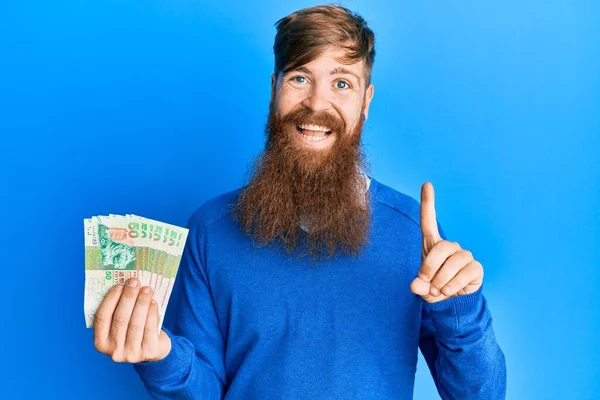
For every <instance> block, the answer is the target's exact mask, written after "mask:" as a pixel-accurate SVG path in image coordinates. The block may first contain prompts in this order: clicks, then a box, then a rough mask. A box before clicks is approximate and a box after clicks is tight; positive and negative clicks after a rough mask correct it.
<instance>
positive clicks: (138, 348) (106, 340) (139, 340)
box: [94, 278, 171, 363]
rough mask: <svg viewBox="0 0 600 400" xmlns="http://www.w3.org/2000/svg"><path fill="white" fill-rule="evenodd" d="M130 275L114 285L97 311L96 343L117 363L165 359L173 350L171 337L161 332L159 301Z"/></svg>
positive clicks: (148, 289)
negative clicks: (127, 278)
mask: <svg viewBox="0 0 600 400" xmlns="http://www.w3.org/2000/svg"><path fill="white" fill-rule="evenodd" d="M139 286H140V281H139V280H138V279H136V278H131V279H129V280H128V281H127V283H126V285H125V286H123V285H120V284H119V285H115V286H113V287H112V288H111V289H110V290H109V291H108V293H107V294H106V296H105V297H104V300H102V303H101V304H100V306H99V307H98V310H97V311H96V317H95V319H94V346H95V347H96V350H98V351H99V352H100V353H103V354H107V355H109V356H110V357H111V358H112V360H113V361H115V362H127V363H138V362H143V361H158V360H162V359H163V358H165V357H166V356H167V354H169V352H170V351H171V339H170V338H169V335H167V334H166V333H165V332H164V331H163V330H161V331H160V334H159V332H158V303H157V302H156V300H154V299H152V288H150V287H148V286H144V287H143V288H141V290H140V287H139Z"/></svg>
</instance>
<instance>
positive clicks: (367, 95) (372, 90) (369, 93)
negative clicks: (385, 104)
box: [363, 83, 375, 121]
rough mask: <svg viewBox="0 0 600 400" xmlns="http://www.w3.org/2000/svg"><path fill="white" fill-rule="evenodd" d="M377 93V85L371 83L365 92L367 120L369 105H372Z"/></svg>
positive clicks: (365, 114) (365, 116)
mask: <svg viewBox="0 0 600 400" xmlns="http://www.w3.org/2000/svg"><path fill="white" fill-rule="evenodd" d="M374 93H375V86H373V84H372V83H371V84H369V86H368V87H367V91H366V92H365V105H364V111H363V114H364V118H365V121H366V120H367V118H368V117H369V106H370V105H371V100H373V94H374Z"/></svg>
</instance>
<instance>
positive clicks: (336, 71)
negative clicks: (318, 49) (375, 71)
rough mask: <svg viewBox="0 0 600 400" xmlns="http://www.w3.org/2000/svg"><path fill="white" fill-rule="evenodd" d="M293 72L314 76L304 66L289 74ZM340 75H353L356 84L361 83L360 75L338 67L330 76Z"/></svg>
mask: <svg viewBox="0 0 600 400" xmlns="http://www.w3.org/2000/svg"><path fill="white" fill-rule="evenodd" d="M291 72H303V73H305V74H309V75H311V74H312V72H310V70H309V69H308V68H306V67H304V66H300V67H298V68H294V69H293V70H291V71H290V72H289V73H291ZM338 74H339V75H351V76H353V77H354V78H355V79H356V82H359V83H360V78H359V77H358V75H356V74H355V73H354V72H352V71H350V70H349V69H348V68H344V67H336V68H334V69H333V70H332V71H331V73H330V74H329V75H338Z"/></svg>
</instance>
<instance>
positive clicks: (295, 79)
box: [293, 76, 306, 83]
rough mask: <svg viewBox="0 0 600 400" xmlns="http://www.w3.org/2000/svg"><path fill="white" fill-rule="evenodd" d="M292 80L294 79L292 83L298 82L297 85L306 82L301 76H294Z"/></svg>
mask: <svg viewBox="0 0 600 400" xmlns="http://www.w3.org/2000/svg"><path fill="white" fill-rule="evenodd" d="M293 79H294V82H298V83H304V81H305V80H306V78H305V77H303V76H295V77H294V78H293Z"/></svg>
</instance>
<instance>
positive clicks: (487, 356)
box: [419, 227, 506, 400]
mask: <svg viewBox="0 0 600 400" xmlns="http://www.w3.org/2000/svg"><path fill="white" fill-rule="evenodd" d="M440 234H441V236H442V238H444V239H445V237H444V234H443V231H442V230H441V227H440ZM482 290H483V286H482V287H480V288H479V289H478V290H477V291H476V292H474V293H470V294H467V295H463V296H457V297H451V298H449V299H446V300H443V301H440V302H438V303H431V304H430V303H427V302H426V301H425V300H423V304H422V306H423V307H422V318H421V330H420V339H419V347H420V349H421V352H422V353H423V357H424V358H425V361H426V362H427V365H428V367H429V370H430V371H431V375H432V376H433V380H434V381H435V385H436V387H437V390H438V393H439V394H440V396H441V398H442V399H444V400H450V399H485V400H488V399H489V400H495V399H504V398H505V396H506V361H505V358H504V353H503V352H502V350H501V349H500V346H499V345H498V343H497V341H496V337H495V335H494V330H493V328H492V315H491V313H490V311H489V309H488V306H487V301H486V299H485V297H484V296H483V293H482Z"/></svg>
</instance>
